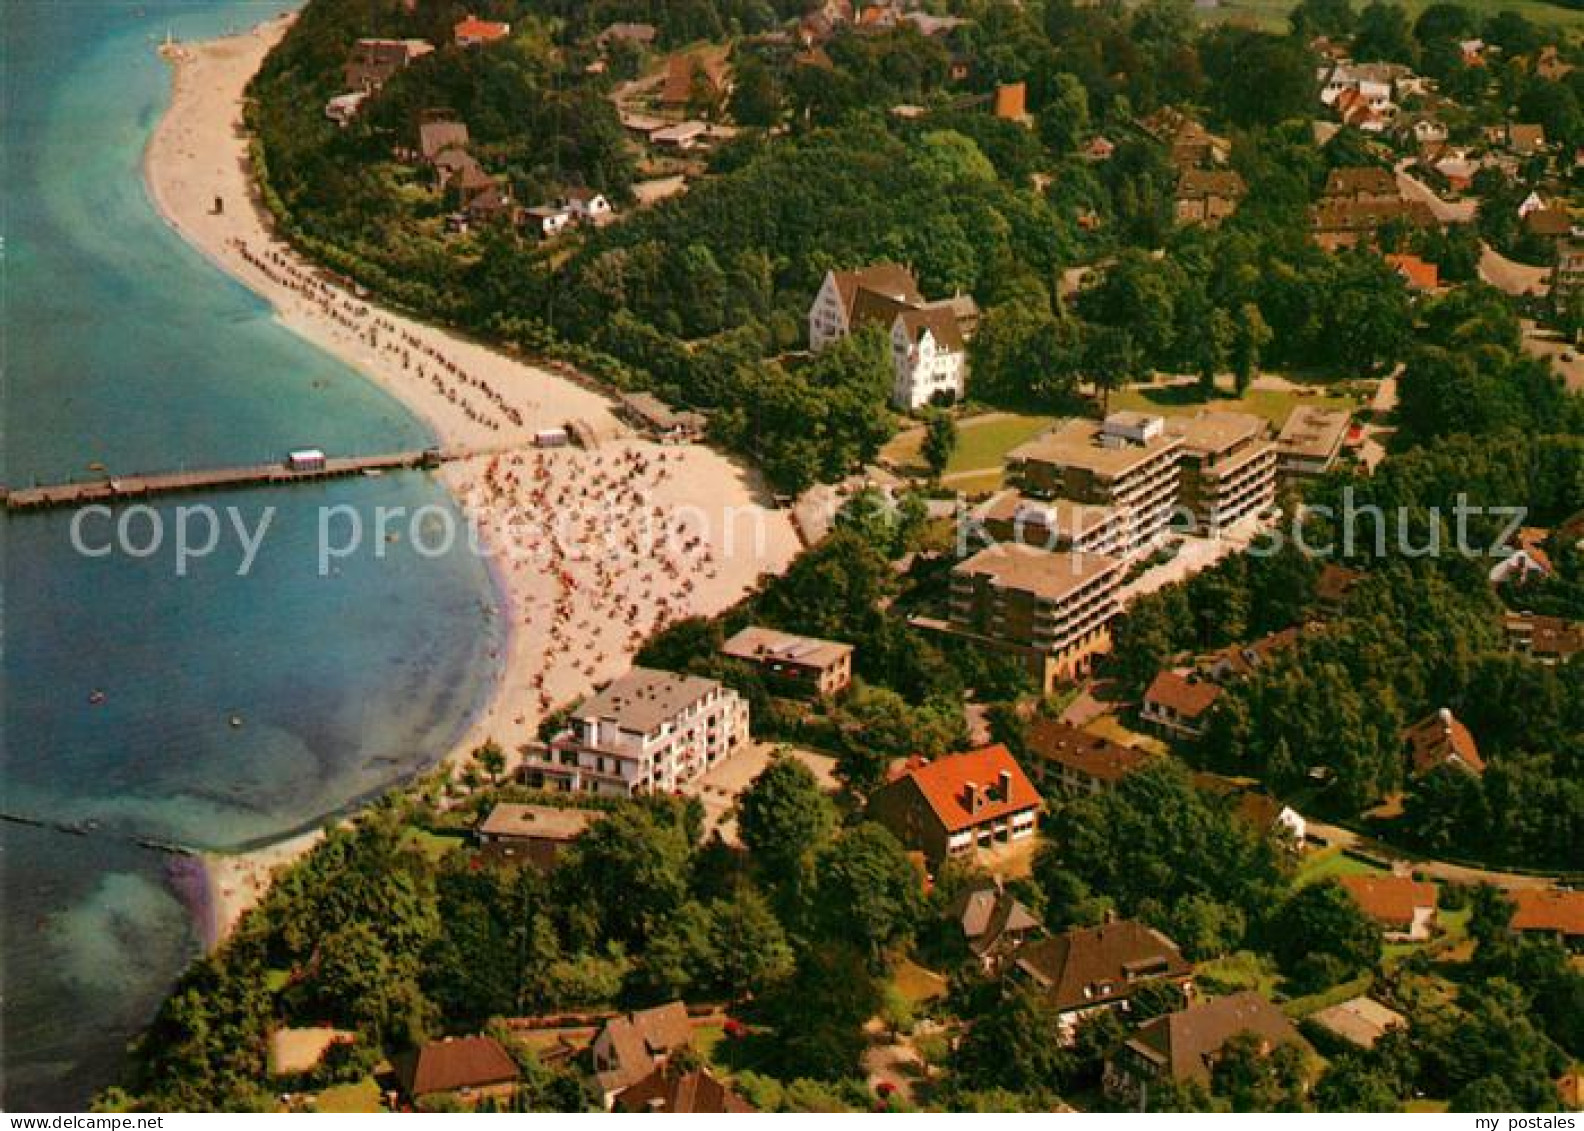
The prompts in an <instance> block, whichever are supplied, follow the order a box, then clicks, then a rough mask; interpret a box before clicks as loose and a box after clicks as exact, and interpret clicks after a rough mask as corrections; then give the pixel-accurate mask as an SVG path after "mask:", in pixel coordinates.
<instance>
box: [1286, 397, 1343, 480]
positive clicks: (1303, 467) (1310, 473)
mask: <svg viewBox="0 0 1584 1131" xmlns="http://www.w3.org/2000/svg"><path fill="white" fill-rule="evenodd" d="M1352 422H1353V414H1352V413H1350V412H1348V411H1347V410H1346V409H1342V408H1318V407H1315V406H1313V405H1300V406H1298V407H1297V408H1295V409H1293V410H1292V414H1291V415H1290V416H1288V417H1287V422H1286V423H1285V424H1283V425H1282V430H1281V433H1280V435H1278V436H1277V437H1276V447H1277V449H1278V451H1279V453H1280V470H1281V474H1282V476H1283V477H1284V478H1291V479H1313V478H1315V477H1316V476H1320V475H1324V474H1325V473H1326V472H1328V471H1330V470H1331V469H1332V468H1334V467H1336V463H1337V459H1338V458H1339V457H1340V456H1341V454H1342V444H1343V441H1345V440H1346V439H1347V434H1348V427H1349V426H1350V425H1351V424H1352Z"/></svg>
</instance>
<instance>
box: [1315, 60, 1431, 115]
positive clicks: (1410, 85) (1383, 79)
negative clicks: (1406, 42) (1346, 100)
mask: <svg viewBox="0 0 1584 1131" xmlns="http://www.w3.org/2000/svg"><path fill="white" fill-rule="evenodd" d="M1320 78H1321V86H1320V101H1321V102H1322V103H1323V104H1324V105H1326V106H1331V107H1335V106H1336V104H1337V102H1338V100H1339V99H1343V97H1344V96H1345V95H1346V96H1351V97H1353V98H1361V99H1363V101H1364V102H1365V104H1366V105H1368V106H1369V107H1370V108H1371V109H1373V110H1375V111H1376V112H1378V113H1379V114H1381V115H1382V116H1383V117H1388V118H1389V117H1392V116H1394V115H1395V114H1396V112H1397V104H1396V101H1395V100H1396V99H1397V98H1400V97H1402V96H1404V95H1408V94H1414V93H1418V92H1420V91H1422V90H1423V86H1422V85H1421V84H1420V83H1419V82H1418V81H1417V80H1416V79H1415V77H1414V75H1413V73H1412V72H1411V71H1409V69H1408V68H1407V67H1405V66H1402V65H1401V64H1398V63H1338V64H1336V65H1335V66H1332V67H1329V68H1326V67H1322V68H1321V70H1320Z"/></svg>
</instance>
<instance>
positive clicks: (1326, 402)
mask: <svg viewBox="0 0 1584 1131" xmlns="http://www.w3.org/2000/svg"><path fill="white" fill-rule="evenodd" d="M1299 405H1309V406H1311V407H1314V408H1357V407H1358V403H1357V402H1356V401H1354V400H1352V399H1351V398H1349V397H1345V396H1337V395H1334V394H1330V393H1312V394H1310V395H1308V396H1301V395H1299V394H1298V393H1296V392H1289V391H1286V390H1280V389H1250V390H1249V391H1248V392H1246V393H1244V394H1243V395H1242V396H1241V397H1233V396H1228V395H1226V394H1222V395H1220V396H1217V397H1215V398H1214V399H1212V400H1205V399H1204V397H1203V395H1202V394H1201V393H1200V392H1199V388H1198V386H1197V385H1142V386H1134V387H1133V388H1130V389H1122V390H1120V391H1118V392H1115V393H1112V394H1111V411H1112V412H1116V411H1118V410H1122V409H1128V410H1131V411H1135V412H1155V413H1159V414H1160V415H1162V416H1191V415H1193V414H1194V413H1196V412H1199V411H1201V410H1202V409H1207V408H1213V409H1216V410H1218V411H1221V412H1251V413H1253V414H1254V415H1256V416H1263V417H1264V418H1265V419H1266V420H1268V421H1270V422H1271V425H1272V426H1273V427H1275V428H1280V427H1281V426H1282V425H1283V424H1285V423H1286V422H1287V418H1288V417H1289V416H1291V415H1292V410H1293V409H1294V408H1296V407H1298V406H1299Z"/></svg>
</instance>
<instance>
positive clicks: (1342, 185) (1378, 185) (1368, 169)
mask: <svg viewBox="0 0 1584 1131" xmlns="http://www.w3.org/2000/svg"><path fill="white" fill-rule="evenodd" d="M1360 194H1363V195H1368V196H1399V195H1401V190H1400V189H1398V187H1397V178H1396V177H1394V176H1393V175H1392V173H1391V170H1389V169H1381V168H1378V167H1375V166H1363V167H1358V168H1351V169H1332V170H1331V172H1330V173H1328V174H1326V183H1325V195H1326V196H1357V195H1360Z"/></svg>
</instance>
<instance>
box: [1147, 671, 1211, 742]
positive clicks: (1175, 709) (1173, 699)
mask: <svg viewBox="0 0 1584 1131" xmlns="http://www.w3.org/2000/svg"><path fill="white" fill-rule="evenodd" d="M1220 698H1221V688H1220V687H1219V686H1217V685H1216V684H1215V683H1212V682H1211V681H1210V680H1208V679H1205V678H1203V677H1202V676H1200V675H1198V674H1197V673H1190V674H1184V673H1181V672H1175V671H1170V670H1167V671H1163V672H1161V673H1160V674H1159V675H1157V676H1156V677H1155V679H1154V680H1153V681H1152V682H1151V683H1150V685H1149V688H1148V689H1147V690H1146V691H1145V692H1144V698H1143V699H1142V700H1141V701H1140V702H1139V718H1140V719H1141V720H1143V722H1144V723H1145V725H1147V726H1149V727H1150V728H1151V729H1153V730H1155V731H1157V732H1159V733H1160V734H1162V735H1164V736H1166V737H1167V738H1188V739H1193V738H1202V737H1203V736H1204V732H1205V726H1206V725H1207V724H1208V722H1209V716H1210V710H1211V708H1213V707H1214V706H1215V704H1216V700H1218V699H1220Z"/></svg>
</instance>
